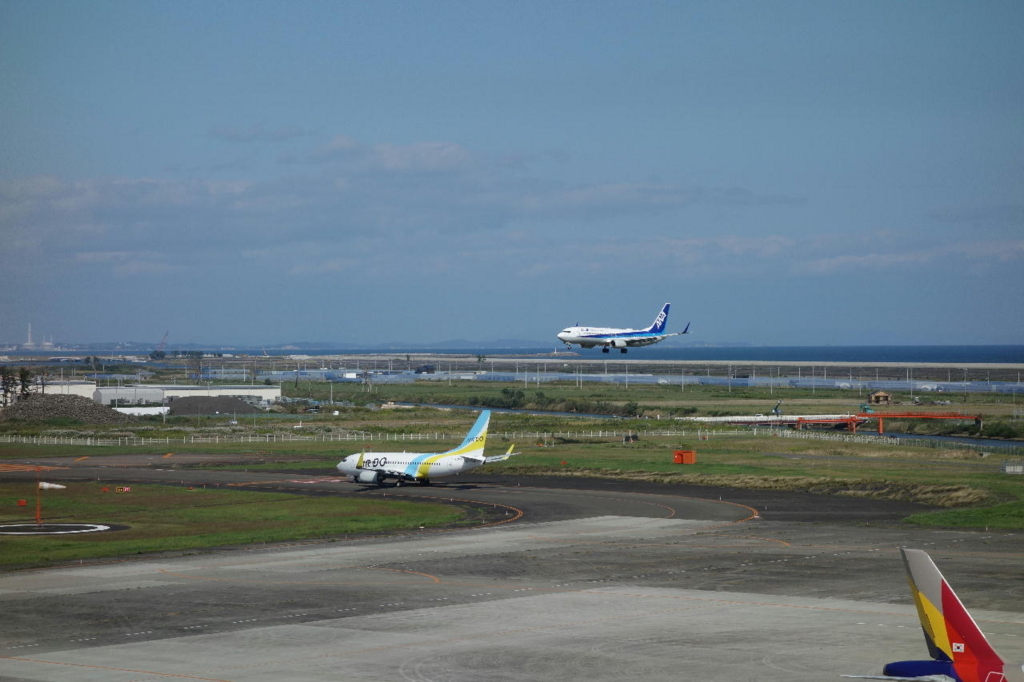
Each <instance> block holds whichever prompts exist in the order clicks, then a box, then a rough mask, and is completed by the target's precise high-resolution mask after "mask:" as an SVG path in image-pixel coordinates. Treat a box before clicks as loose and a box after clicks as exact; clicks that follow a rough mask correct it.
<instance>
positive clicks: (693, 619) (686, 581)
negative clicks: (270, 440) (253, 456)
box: [0, 462, 1024, 682]
mask: <svg viewBox="0 0 1024 682" xmlns="http://www.w3.org/2000/svg"><path fill="white" fill-rule="evenodd" d="M92 464H95V462H94V463H92ZM52 473H54V475H61V476H63V477H64V478H63V480H73V479H75V478H90V477H95V476H96V475H98V474H102V475H103V476H104V477H106V478H107V479H110V480H160V479H163V480H165V481H168V482H171V480H172V478H173V477H178V478H179V480H181V479H182V478H188V477H191V476H198V477H201V478H203V479H204V480H205V481H206V483H207V484H208V485H212V484H222V485H227V484H229V483H243V484H246V485H248V486H251V487H253V488H254V489H307V490H310V491H313V492H316V493H317V494H384V493H385V492H386V493H387V494H389V495H392V494H394V495H397V494H402V495H432V496H439V497H445V496H447V497H449V498H453V499H455V498H459V499H465V500H471V501H473V503H478V504H484V505H487V504H490V505H495V507H494V508H495V509H496V510H500V511H496V512H495V517H494V518H495V519H496V520H498V521H505V520H507V521H508V522H507V523H498V524H497V525H490V526H486V527H481V528H478V529H473V530H463V531H452V532H436V531H422V532H419V533H406V534H401V535H395V536H390V537H368V538H361V539H353V540H345V541H338V542H310V543H296V544H295V545H292V546H276V547H270V548H253V549H246V550H233V551H225V552H216V553H205V554H200V555H195V556H177V557H168V558H156V559H139V560H131V561H123V562H112V563H107V564H96V565H84V566H80V567H67V568H59V569H46V570H36V571H22V572H16V573H9V574H4V575H0V603H2V608H3V614H4V617H3V618H4V621H3V626H2V627H0V679H3V680H104V681H107V680H113V681H121V680H124V681H128V680H132V681H139V680H169V679H189V680H231V681H233V682H242V681H246V682H247V681H263V680H275V681H276V680H297V681H305V680H311V681H312V680H328V679H330V680H414V681H424V682H425V681H442V680H446V681H458V682H461V681H463V680H465V681H469V680H473V681H474V682H479V681H481V680H483V681H488V680H497V681H504V680H516V681H520V680H537V681H545V682H547V681H555V680H557V681H558V682H565V681H566V680H595V681H604V680H609V681H610V680H616V681H621V680H622V679H623V678H637V679H643V680H645V682H646V681H648V680H650V681H654V682H661V681H668V680H672V681H677V680H679V679H699V680H708V681H711V682H736V681H737V680H794V681H798V682H802V681H805V680H806V681H811V680H821V679H833V678H835V677H836V676H837V675H839V674H843V673H851V674H877V673H878V672H879V670H880V667H881V665H882V664H883V663H885V662H887V661H890V660H897V659H905V658H920V657H923V656H925V655H926V652H925V649H924V644H923V638H922V636H921V633H920V628H919V627H918V625H917V619H916V616H915V615H914V611H913V607H912V605H911V603H910V601H909V595H908V591H907V585H906V580H905V578H904V574H903V568H902V565H901V563H900V559H899V555H898V551H897V548H898V547H899V546H900V545H908V546H914V547H920V548H923V549H927V550H929V551H930V552H932V554H933V556H934V558H935V560H936V562H937V563H938V564H939V566H940V568H942V569H943V570H944V571H945V573H946V576H947V578H949V579H950V580H951V581H952V583H953V585H954V587H955V588H957V590H958V592H959V593H960V596H961V597H962V598H963V599H964V601H965V603H966V604H967V606H968V607H969V608H971V610H972V612H973V613H974V615H975V618H976V619H977V620H978V621H979V623H980V625H981V626H982V628H983V629H984V630H985V631H986V633H987V634H988V635H989V637H990V639H991V641H992V643H993V644H994V646H995V647H996V648H997V649H998V650H1000V651H1001V652H1002V653H1004V654H1007V655H1008V656H1010V657H1012V658H1015V659H1020V660H1024V571H1022V569H1021V566H1024V535H1022V534H1020V533H980V532H963V531H948V530H920V529H915V528H911V527H906V526H903V525H901V524H898V523H893V519H894V518H896V517H898V515H899V514H900V513H903V512H905V511H906V510H905V509H903V510H902V511H901V509H900V508H899V505H893V504H891V503H871V502H868V501H859V500H849V501H845V500H838V499H837V498H816V497H814V496H808V495H788V496H787V495H785V494H781V493H761V492H746V491H726V492H725V493H722V492H721V491H717V490H710V489H693V488H688V489H686V490H680V489H678V488H670V487H667V486H661V487H658V486H647V487H639V486H636V485H630V486H624V485H622V484H618V485H617V484H613V483H609V482H593V481H591V482H581V481H575V480H573V481H557V480H555V481H551V480H542V481H538V480H530V479H522V480H516V479H493V478H487V477H476V478H471V479H466V480H462V481H459V482H458V483H456V484H453V485H451V486H437V487H432V488H419V487H411V488H400V489H390V490H387V491H365V492H359V493H352V491H355V490H358V487H356V486H353V485H352V484H348V483H338V482H335V481H331V480H330V479H327V478H326V477H302V476H285V477H281V476H280V475H278V476H277V477H276V478H275V477H273V476H270V475H267V474H252V473H249V474H244V473H243V474H240V473H238V472H195V471H191V470H178V471H154V470H151V469H147V470H141V469H130V468H125V467H122V468H116V469H111V468H103V467H96V466H93V467H89V468H85V467H81V468H75V469H67V470H63V471H60V470H57V471H55V472H52ZM16 475H18V474H17V473H13V474H5V476H16ZM117 476H121V477H123V478H121V479H116V477H117ZM680 492H682V493H684V494H679V493H680ZM695 492H703V493H705V495H704V498H705V499H698V498H699V497H700V496H699V495H696V494H694V493H695ZM673 493H675V494H673ZM730 493H731V499H730ZM719 494H722V496H723V498H724V499H722V500H719V499H718V496H719ZM765 507H767V509H765ZM511 510H517V511H511ZM519 512H521V515H519ZM754 512H757V514H756V515H755V514H754Z"/></svg>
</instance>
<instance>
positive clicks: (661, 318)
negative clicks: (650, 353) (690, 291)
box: [644, 303, 672, 334]
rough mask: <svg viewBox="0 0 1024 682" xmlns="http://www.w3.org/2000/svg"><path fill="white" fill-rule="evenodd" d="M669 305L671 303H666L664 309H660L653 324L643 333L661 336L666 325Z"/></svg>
mask: <svg viewBox="0 0 1024 682" xmlns="http://www.w3.org/2000/svg"><path fill="white" fill-rule="evenodd" d="M671 305H672V304H671V303H666V304H665V307H664V308H662V309H661V312H660V313H658V316H657V317H656V318H654V322H653V323H651V326H650V327H648V328H647V329H645V330H644V331H648V332H654V333H655V334H661V333H662V332H664V331H665V325H666V324H668V309H669V307H670V306H671Z"/></svg>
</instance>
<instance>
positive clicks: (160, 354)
mask: <svg viewBox="0 0 1024 682" xmlns="http://www.w3.org/2000/svg"><path fill="white" fill-rule="evenodd" d="M170 333H171V330H169V329H168V330H167V331H165V332H164V338H162V339H160V343H159V344H157V347H156V350H155V351H153V352H152V353H150V354H149V357H150V358H152V359H153V360H163V359H164V358H165V357H167V353H166V352H164V347H165V346H166V345H167V335H168V334H170Z"/></svg>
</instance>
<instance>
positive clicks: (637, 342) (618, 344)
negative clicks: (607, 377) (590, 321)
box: [557, 303, 690, 353]
mask: <svg viewBox="0 0 1024 682" xmlns="http://www.w3.org/2000/svg"><path fill="white" fill-rule="evenodd" d="M671 305H672V304H671V303H666V304H665V305H664V307H663V308H662V309H661V312H660V313H658V316H657V317H655V318H654V322H652V323H651V326H650V327H647V328H646V329H616V328H614V327H580V326H575V327H566V328H565V329H563V330H562V331H560V332H558V335H557V336H558V340H559V341H561V342H562V343H564V344H565V345H566V346H567V347H568V348H572V344H574V343H575V344H576V345H577V346H579V347H580V348H594V347H595V346H602V348H601V352H602V353H607V352H608V349H609V348H618V349H619V351H620V352H622V353H625V352H626V349H627V348H628V347H630V346H650V345H651V344H654V343H658V342H659V341H664V340H665V339H667V338H668V337H670V336H679V335H681V334H688V333H689V331H690V325H689V323H687V325H686V329H684V330H683V331H681V332H673V333H671V334H666V333H665V325H666V324H668V309H669V307H670V306H671Z"/></svg>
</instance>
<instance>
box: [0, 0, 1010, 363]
mask: <svg viewBox="0 0 1024 682" xmlns="http://www.w3.org/2000/svg"><path fill="white" fill-rule="evenodd" d="M1022 26H1024V3H1020V2H1017V1H1016V0H1012V1H1008V2H973V3H967V2H946V1H943V0H927V1H921V2H915V1H907V2H888V1H886V2H872V1H870V0H856V1H853V0H851V1H848V2H843V1H838V2H818V1H817V0H814V1H807V2H791V1H780V2H760V1H757V2H755V1H750V2H728V1H725V2H722V1H718V0H716V1H710V0H709V1H700V0H694V1H690V2H686V1H675V2H625V1H622V2H602V1H595V0H587V1H581V2H557V1H545V2H531V1H521V2H500V3H499V2H470V1H469V0H466V1H462V2H383V1H376V0H375V1H374V2H340V1H333V2H288V3H285V2H253V1H245V2H232V1H221V2H188V1H177V2H147V1H140V0H132V1H130V2H129V1H124V2H121V1H117V2H114V1H99V2H91V3H85V2H78V1H60V0H55V1H51V2H36V1H31V2H29V1H22V0H5V2H3V3H0V76H2V77H0V101H3V102H4V105H3V107H0V237H2V243H3V245H4V249H3V250H4V255H5V258H4V262H5V265H4V270H5V274H4V276H3V277H2V278H0V312H2V320H3V321H2V322H0V341H6V342H13V341H20V340H23V339H24V336H25V328H26V325H27V324H28V323H32V325H33V331H34V334H35V336H36V338H37V339H38V338H40V337H42V336H46V337H54V338H55V339H56V340H57V341H82V342H85V341H103V340H114V341H117V340H124V341H132V340H134V341H145V340H152V341H154V342H156V341H158V340H159V339H160V338H161V337H162V336H163V333H164V332H165V331H169V332H170V339H169V346H170V347H171V348H173V347H174V344H175V343H176V342H177V343H186V342H197V343H210V344H256V345H259V344H268V345H269V344H278V343H285V342H291V341H301V340H309V341H331V342H337V343H341V344H350V345H353V346H359V345H360V343H379V342H388V341H398V342H416V341H422V342H431V343H432V342H438V341H444V340H447V339H468V340H476V341H487V340H492V339H500V338H519V339H537V340H539V341H545V342H550V343H551V344H552V345H555V344H557V341H556V340H555V339H554V335H555V334H556V333H557V332H558V331H559V330H560V329H561V328H563V327H565V326H567V325H570V324H573V323H576V322H579V323H581V324H593V325H610V326H642V325H646V324H648V323H649V322H650V320H651V319H653V317H654V315H655V313H656V312H657V310H658V308H659V307H660V305H661V304H662V303H663V302H665V301H671V302H672V303H673V314H672V317H671V318H670V321H669V327H670V328H672V327H678V328H681V327H682V325H683V324H685V322H686V321H692V325H693V326H692V335H691V336H690V337H687V340H688V341H690V342H705V343H723V342H744V343H754V344H763V345H818V344H841V345H858V344H962V343H1024V305H1022V303H1021V301H1022V300H1024V41H1022V40H1020V35H1021V28H1022Z"/></svg>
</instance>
